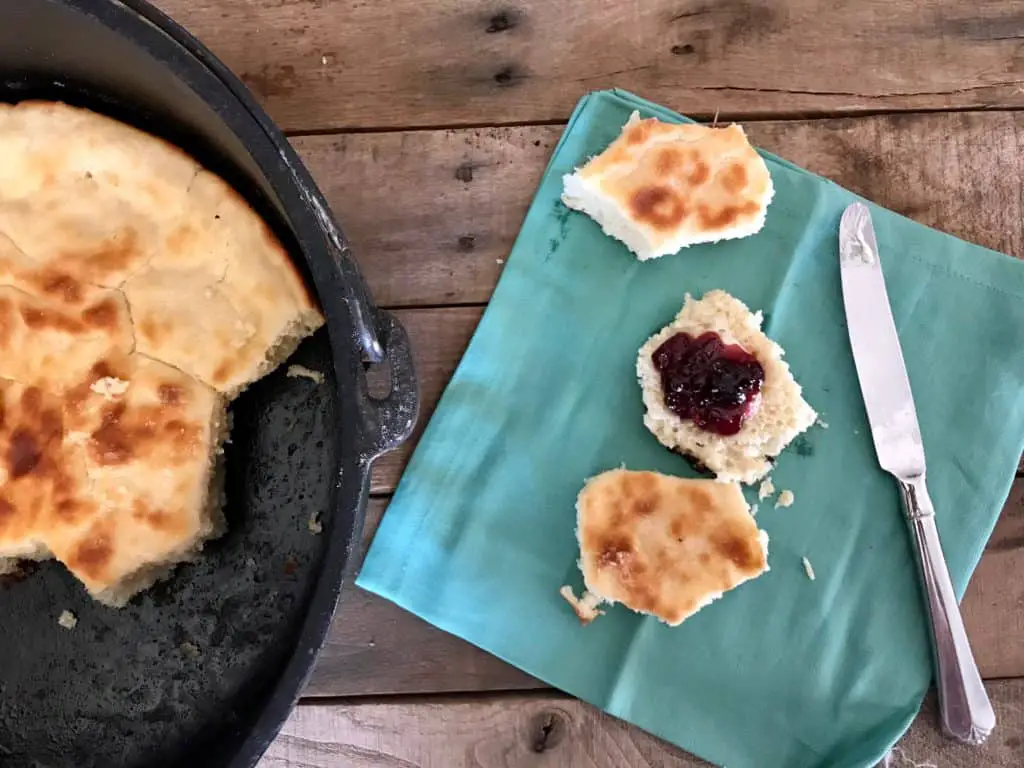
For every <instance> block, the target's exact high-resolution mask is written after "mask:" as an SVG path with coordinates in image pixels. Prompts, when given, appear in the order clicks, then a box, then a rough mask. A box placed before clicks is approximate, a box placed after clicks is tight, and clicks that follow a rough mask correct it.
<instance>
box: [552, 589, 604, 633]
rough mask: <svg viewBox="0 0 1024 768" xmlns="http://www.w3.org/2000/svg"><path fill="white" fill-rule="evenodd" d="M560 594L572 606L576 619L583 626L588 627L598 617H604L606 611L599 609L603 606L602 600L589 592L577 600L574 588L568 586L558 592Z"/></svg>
mask: <svg viewBox="0 0 1024 768" xmlns="http://www.w3.org/2000/svg"><path fill="white" fill-rule="evenodd" d="M558 594H560V595H561V596H562V597H564V598H565V601H566V602H567V603H569V605H571V606H572V609H573V611H575V613H576V617H577V618H578V619H579V620H580V624H582V625H583V626H586V625H587V624H589V623H590V622H592V621H593V620H594V619H596V618H597V617H598V616H604V611H600V610H598V608H597V606H599V605H600V604H601V600H600V598H598V597H597V596H595V595H592V594H590V593H589V592H584V593H583V596H582V597H581V598H577V597H576V595H574V594H573V592H572V587H570V586H569V585H568V584H566V585H565V586H563V587H562V588H561V589H560V590H558Z"/></svg>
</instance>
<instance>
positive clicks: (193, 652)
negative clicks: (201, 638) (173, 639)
mask: <svg viewBox="0 0 1024 768" xmlns="http://www.w3.org/2000/svg"><path fill="white" fill-rule="evenodd" d="M178 647H179V648H180V649H181V652H182V654H184V655H185V656H188V657H189V658H190V659H198V658H199V646H198V645H196V644H195V643H189V642H184V643H182V644H181V645H179V646H178Z"/></svg>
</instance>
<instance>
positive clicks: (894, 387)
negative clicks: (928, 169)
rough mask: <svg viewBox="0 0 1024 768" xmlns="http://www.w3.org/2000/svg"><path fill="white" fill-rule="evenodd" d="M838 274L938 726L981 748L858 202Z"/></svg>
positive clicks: (976, 710)
mask: <svg viewBox="0 0 1024 768" xmlns="http://www.w3.org/2000/svg"><path fill="white" fill-rule="evenodd" d="M839 267H840V269H839V271H840V276H841V280H842V285H843V304H844V305H845V307H846V321H847V325H848V326H849V332H850V346H851V347H852V349H853V361H854V364H855V365H856V368H857V378H858V379H859V381H860V390H861V394H862V395H863V397H864V407H865V409H866V410H867V415H868V422H869V423H870V424H871V437H872V439H873V440H874V443H875V453H876V454H877V455H878V463H879V464H880V465H881V467H882V469H884V470H885V471H886V472H888V473H889V474H891V475H892V476H893V477H895V478H896V481H897V482H898V483H899V488H900V496H901V498H902V501H903V510H904V512H905V513H906V519H907V524H908V525H909V527H910V533H911V537H912V539H913V543H914V553H915V556H916V559H917V565H918V571H919V573H920V575H921V582H922V586H923V587H924V595H925V598H926V603H927V608H928V617H929V619H930V623H931V637H932V649H933V652H934V662H935V679H936V685H937V687H938V691H939V713H940V717H941V719H942V727H943V730H944V731H945V732H946V733H947V734H948V735H950V736H952V737H953V738H955V739H957V740H959V741H961V742H964V743H965V744H972V745H977V744H981V743H982V742H984V741H985V739H986V738H987V737H988V735H989V734H990V733H991V732H992V729H993V728H995V724H996V716H995V712H993V711H992V704H991V702H990V701H989V698H988V694H987V693H986V691H985V686H984V684H983V683H982V680H981V675H980V674H979V672H978V667H977V664H976V663H975V661H974V656H973V654H972V653H971V646H970V643H969V642H968V640H967V632H966V630H965V629H964V623H963V619H962V618H961V616H960V608H959V606H958V605H957V600H956V595H955V593H954V592H953V585H952V583H951V582H950V580H949V570H948V568H947V567H946V560H945V557H944V556H943V554H942V545H941V544H940V542H939V532H938V529H937V528H936V526H935V510H934V508H933V507H932V502H931V499H929V498H928V489H927V487H926V486H925V457H924V445H923V443H922V442H921V430H920V428H919V427H918V423H917V411H916V410H915V408H914V397H913V394H912V393H911V390H910V381H909V379H908V378H907V369H906V365H905V364H904V362H903V352H902V350H901V349H900V341H899V337H898V336H897V334H896V324H895V323H894V322H893V319H892V310H891V309H890V305H889V297H888V294H887V293H886V291H885V279H884V277H883V276H882V265H881V263H880V261H879V252H878V242H877V241H876V240H875V230H874V227H873V226H872V224H871V213H870V211H869V210H868V207H867V206H866V205H864V204H862V203H854V204H853V205H851V206H849V207H848V208H847V209H846V210H845V211H844V212H843V217H842V220H841V221H840V224H839Z"/></svg>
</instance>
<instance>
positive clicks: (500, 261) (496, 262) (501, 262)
mask: <svg viewBox="0 0 1024 768" xmlns="http://www.w3.org/2000/svg"><path fill="white" fill-rule="evenodd" d="M494 263H495V264H498V265H499V266H500V265H501V264H504V263H505V260H504V259H495V260H494Z"/></svg>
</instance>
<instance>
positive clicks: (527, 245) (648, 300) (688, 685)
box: [358, 91, 1024, 768]
mask: <svg viewBox="0 0 1024 768" xmlns="http://www.w3.org/2000/svg"><path fill="white" fill-rule="evenodd" d="M634 109H638V110H639V111H640V112H641V114H642V115H643V116H645V117H646V116H657V117H659V118H661V119H662V120H668V121H674V122H679V121H682V120H684V118H682V117H680V116H679V115H677V114H674V113H673V112H670V111H668V110H666V109H664V108H662V107H659V106H657V105H654V104H651V103H649V102H647V101H644V100H642V99H640V98H638V97H636V96H633V95H631V94H628V93H624V92H621V91H607V92H597V93H591V94H589V95H587V96H586V97H585V98H583V99H582V101H581V102H580V103H579V105H578V106H577V108H576V110H575V112H574V113H573V115H572V118H571V120H570V122H569V125H568V127H567V129H566V131H565V133H564V135H563V136H562V139H561V141H560V142H559V144H558V146H557V148H556V150H555V153H554V156H553V157H552V159H551V162H550V164H549V166H548V168H547V170H546V172H545V174H544V177H543V179H542V181H541V185H540V188H539V190H538V192H537V195H536V197H535V199H534V201H533V203H532V205H531V207H530V210H529V213H528V215H527V217H526V220H525V223H524V225H523V228H522V232H521V233H520V235H519V237H518V239H517V241H516V243H515V246H514V248H513V250H512V253H511V256H510V258H509V260H508V263H507V266H506V267H505V271H504V274H503V275H502V278H501V281H500V282H499V284H498V287H497V290H496V291H495V293H494V297H493V299H492V300H491V303H490V305H489V306H488V308H487V311H486V313H485V314H484V317H483V319H482V321H481V322H480V326H479V328H478V330H477V332H476V334H475V335H474V337H473V339H472V342H471V343H470V346H469V349H468V350H467V351H466V353H465V356H464V357H463V359H462V361H461V363H460V365H459V367H458V370H457V371H456V373H455V375H454V378H453V379H452V381H451V383H450V384H449V386H448V388H447V390H446V392H445V394H444V396H443V398H442V399H441V402H440V405H439V406H438V408H437V411H436V413H435V414H434V416H433V418H432V419H431V421H430V424H429V426H428V428H427V430H426V432H425V434H424V436H423V439H422V440H421V442H420V444H419V446H418V448H417V450H416V451H415V455H414V456H413V458H412V460H411V462H410V463H409V466H408V469H407V470H406V472H405V475H404V477H403V478H402V481H401V483H400V485H399V487H398V490H397V492H396V493H395V497H394V500H393V501H392V502H391V506H390V507H389V508H388V511H387V514H386V515H385V516H384V520H383V522H382V524H381V526H380V530H379V531H378V533H377V535H376V538H375V540H374V542H373V546H372V548H371V549H370V552H369V554H368V556H367V558H366V562H365V564H364V566H363V568H362V573H361V575H360V576H359V579H358V584H359V585H360V586H362V587H363V588H365V589H368V590H371V591H373V592H376V593H377V594H380V595H383V596H384V597H386V598H388V599H390V600H392V601H394V602H395V603H397V604H398V605H400V606H402V607H404V608H406V609H407V610H409V611H412V612H413V613H415V614H416V615H418V616H420V617H422V618H424V619H426V620H427V621H428V622H430V623H432V624H434V625H436V626H438V627H440V628H442V629H444V630H447V631H448V632H451V633H453V634H456V635H458V636H459V637H462V638H464V639H466V640H468V641H469V642H471V643H474V644H475V645H478V646H480V647H481V648H484V649H486V650H487V651H489V652H491V653H493V654H495V655H497V656H499V657H501V658H502V659H505V660H506V661H508V662H510V663H512V664H514V665H515V666H517V667H520V668H521V669H523V670H525V671H526V672H529V673H530V674H532V675H535V676H536V677H538V678H540V679H541V680H544V681H546V682H547V683H550V684H551V685H553V686H556V687H558V688H561V689H562V690H564V691H567V692H569V693H571V694H573V695H575V696H578V697H579V698H581V699H583V700H585V701H588V702H590V703H592V704H594V705H596V706H598V707H600V708H601V709H604V710H605V711H607V712H609V713H611V714H613V715H616V716H618V717H621V718H624V719H625V720H628V721H630V722H632V723H634V724H636V725H638V726H640V727H641V728H644V729H646V730H648V731H650V732H652V733H654V734H657V735H658V736H661V737H662V738H665V739H667V740H669V741H671V742H674V743H675V744H677V745H679V746H680V747H682V748H684V749H686V750H689V751H690V752H693V753H695V754H697V755H700V756H701V757H704V758H705V759H707V760H710V761H712V762H714V763H717V764H722V765H727V766H728V768H743V767H744V766H752V767H756V768H774V767H775V766H780V767H781V766H785V768H803V767H805V766H806V767H808V768H810V767H811V766H814V767H818V766H821V767H822V768H824V767H825V766H828V768H842V767H844V766H870V765H873V764H874V763H875V762H876V761H877V760H879V759H880V758H881V757H882V755H883V754H884V753H885V752H886V750H887V749H888V748H889V747H890V746H891V745H892V744H893V743H894V742H895V741H896V740H897V739H898V738H899V736H900V735H902V733H903V732H904V731H905V730H906V728H907V727H908V726H909V724H910V722H911V721H912V720H913V718H914V716H915V714H916V713H917V711H918V708H919V706H920V703H921V700H922V697H923V695H924V693H925V691H926V689H927V688H928V686H929V684H930V681H931V677H932V668H931V657H930V653H929V646H928V637H927V634H926V624H925V614H924V609H923V606H922V602H921V597H920V593H919V587H918V581H917V576H916V573H915V569H914V562H913V558H912V554H911V547H910V542H909V537H908V535H907V533H906V530H905V527H904V522H903V517H902V514H901V511H900V505H899V499H898V496H897V493H896V487H895V485H894V484H893V481H892V480H891V479H890V478H889V477H888V476H887V475H885V474H883V472H882V471H881V470H880V469H879V467H878V465H877V462H876V459H875V455H874V451H873V448H872V444H871V438H870V434H869V431H868V424H867V421H866V416H865V413H864V408H863V404H862V401H861V396H860V392H859V389H858V384H857V379H856V373H855V371H854V366H853V360H852V358H851V355H850V347H849V341H848V338H847V332H846V321H845V317H844V313H843V306H842V297H841V293H840V284H839V267H838V253H837V242H836V238H837V230H838V225H839V218H840V215H841V213H842V210H843V208H844V207H845V206H846V205H847V204H849V203H850V202H853V201H854V200H856V199H858V198H856V196H855V195H853V194H852V193H850V192H848V191H846V190H844V189H842V188H840V187H838V186H836V185H835V184H833V183H831V182H829V181H827V180H825V179H823V178H820V177H818V176H815V175H813V174H811V173H808V172H807V171H804V170H801V169H800V168H797V167H796V166H794V165H792V164H790V163H788V162H785V161H783V160H780V159H778V158H776V157H773V156H771V155H769V154H765V155H764V157H765V159H766V160H767V162H768V166H769V169H770V171H771V174H772V178H773V179H774V183H775V188H776V196H775V199H774V201H773V202H772V204H771V206H770V208H769V210H768V218H767V224H766V226H765V228H764V229H763V230H762V231H761V232H760V233H759V234H757V235H755V236H754V237H750V238H747V239H744V240H738V241H729V242H723V243H719V244H714V245H707V246H698V247H693V248H690V249H687V250H684V251H683V252H681V253H679V254H678V255H672V256H665V257H664V258H661V259H658V260H655V261H653V262H647V263H638V262H637V261H636V260H635V259H634V258H633V256H632V255H631V254H630V253H629V252H628V251H627V250H626V249H625V248H624V247H623V246H622V245H621V244H619V243H618V242H616V241H614V240H612V239H610V238H608V237H606V236H605V235H603V234H602V233H601V231H600V229H599V228H598V226H597V225H596V224H595V223H594V222H593V221H591V220H590V219H589V218H587V217H586V216H584V215H582V214H579V213H576V212H571V211H569V210H568V209H566V208H565V207H564V206H563V205H562V204H561V202H560V201H559V195H560V193H561V180H562V174H564V173H567V172H571V171H572V169H573V168H574V166H577V165H579V164H582V163H583V162H584V161H585V160H586V159H587V158H588V157H589V156H591V155H592V154H595V153H597V152H600V151H601V150H602V149H603V148H604V147H605V146H606V145H607V144H608V143H609V142H610V141H611V140H612V139H613V138H614V137H615V136H616V135H617V134H618V132H619V129H620V127H621V126H622V124H623V123H624V122H625V121H626V120H627V118H628V117H629V114H630V112H631V111H632V110H634ZM872 214H873V217H874V223H875V227H876V230H877V235H878V242H879V246H880V249H881V253H882V259H883V263H884V269H885V278H886V283H887V285H888V289H889V296H890V299H891V301H892V308H893V315H894V317H895V320H896V326H897V328H898V329H899V335H900V338H901V341H902V344H903V351H904V354H905V357H906V363H907V368H908V370H909V375H910V379H911V383H912V386H913V389H914V396H915V399H916V402H917V408H918V415H919V418H920V422H921V431H922V433H923V436H924V443H925V448H926V451H927V455H928V466H929V477H928V482H929V487H930V489H931V492H932V497H933V500H934V502H935V506H936V509H937V513H936V514H937V519H938V525H939V529H940V531H941V535H942V541H943V545H944V547H945V551H946V554H947V557H948V561H949V569H950V572H951V573H952V577H953V581H954V583H955V586H956V589H957V592H958V593H959V594H961V595H962V594H963V590H964V588H965V587H966V584H967V581H968V578H969V577H970V574H971V572H972V571H973V569H974V567H975V565H976V564H977V561H978V559H979V558H980V556H981V553H982V550H983V548H984V546H985V542H986V540H987V539H988V537H989V535H990V533H991V531H992V527H993V526H994V524H995V520H996V518H997V516H998V515H999V511H1000V509H1001V507H1002V505H1003V502H1004V500H1005V498H1006V496H1007V494H1008V492H1009V488H1010V483H1011V482H1012V479H1013V476H1014V470H1015V468H1016V466H1017V460H1018V458H1019V457H1020V455H1021V450H1022V448H1024V396H1022V392H1024V264H1022V263H1018V262H1016V261H1015V260H1013V259H1011V258H1008V257H1006V256H1004V255H1001V254H998V253H994V252H992V251H989V250H986V249H983V248H980V247H977V246H974V245H970V244H968V243H965V242H963V241H960V240H957V239H956V238H953V237H950V236H948V235H945V234H942V233H939V232H936V231H934V230H931V229H928V228H926V227H924V226H921V225H919V224H916V223H914V222H912V221H909V220H908V219H905V218H903V217H901V216H898V215H896V214H895V213H892V212H890V211H887V210H884V209H880V208H878V207H874V206H873V207H872ZM712 288H723V289H725V290H727V291H729V292H730V293H732V294H733V295H735V296H736V297H738V298H739V299H741V300H742V301H744V302H745V303H746V304H747V305H748V306H749V307H751V308H752V309H753V310H758V309H760V310H763V312H764V314H765V329H766V332H767V333H768V335H769V336H771V337H772V338H774V339H775V340H776V341H778V342H779V343H780V344H781V345H782V347H783V348H784V349H785V350H786V351H787V359H788V361H789V363H790V365H791V367H792V370H793V372H794V375H795V376H796V378H797V380H798V381H799V382H800V383H801V384H802V385H803V387H804V392H805V396H806V398H807V400H808V401H809V402H810V403H811V405H812V406H814V407H815V408H816V409H817V410H818V411H819V412H820V413H821V414H822V419H823V420H824V422H826V423H827V425H828V426H827V428H826V427H824V426H818V427H814V428H812V429H811V431H810V432H809V433H807V434H806V436H805V437H803V438H801V439H799V440H798V441H797V444H796V445H792V446H790V448H789V449H787V450H786V451H785V452H784V453H783V454H782V456H781V457H780V458H779V461H778V464H777V467H776V469H775V471H774V473H773V478H774V481H775V485H776V487H778V488H789V489H792V490H793V491H794V492H795V494H796V503H795V504H794V505H793V507H791V508H789V509H773V508H771V506H770V505H769V504H762V508H763V511H761V512H760V513H759V515H758V517H757V520H758V523H759V524H760V525H761V526H762V527H763V528H764V529H765V530H766V531H767V532H768V533H769V535H770V537H771V543H770V546H769V558H768V561H769V564H770V567H771V570H770V571H769V572H768V573H766V574H765V575H764V576H762V577H761V578H759V579H757V580H755V581H753V582H750V583H748V584H745V585H743V586H741V587H739V588H738V589H737V590H735V591H734V592H731V593H729V594H727V595H726V596H725V598H724V599H722V600H721V601H719V602H717V603H715V604H713V605H711V606H709V607H707V608H705V609H704V610H702V611H701V612H700V613H698V614H697V615H696V616H694V617H693V618H691V619H689V620H687V621H686V622H685V623H684V624H683V625H682V626H680V627H678V628H674V629H673V628H669V627H666V626H664V625H662V624H660V623H659V622H658V621H657V620H655V619H652V618H648V617H642V616H639V615H637V614H634V613H632V612H630V611H628V610H626V609H625V608H623V607H621V606H615V607H613V608H611V609H610V610H609V611H608V613H607V615H606V616H604V617H602V618H600V619H598V620H597V621H595V622H594V623H593V624H591V625H590V626H587V627H581V626H580V624H579V623H578V621H577V620H576V617H575V615H574V614H573V612H572V610H570V608H569V606H568V605H567V604H566V603H565V602H564V601H563V600H562V599H561V597H559V595H558V588H559V587H560V586H561V585H562V584H572V585H573V586H574V587H575V588H577V589H579V587H580V585H581V578H580V576H579V573H578V571H577V567H576V559H577V556H578V552H577V545H576V539H575V533H574V528H575V509H574V504H575V498H576V494H577V493H578V492H579V490H580V488H581V486H582V484H583V482H584V480H585V479H586V478H589V477H591V476H593V475H594V474H596V473H598V472H600V471H602V470H605V469H610V468H613V467H617V466H619V465H621V464H625V465H626V466H627V467H629V468H630V469H651V470H658V471H661V472H667V473H673V474H677V475H683V476H692V475H693V473H692V471H691V470H690V469H689V467H688V466H687V464H686V463H685V462H684V461H683V459H681V458H679V457H678V456H676V455H674V454H672V453H669V452H668V451H666V450H665V449H664V448H662V447H661V446H660V445H659V444H658V442H657V441H656V440H655V439H654V437H653V436H651V435H650V434H649V433H648V432H647V430H646V429H645V428H644V426H643V423H642V415H643V406H642V404H641V398H640V389H639V386H638V384H637V381H636V377H635V373H634V370H635V369H634V366H635V359H636V353H637V350H638V349H639V347H640V345H641V344H642V343H643V341H644V340H645V339H647V337H648V336H650V335H651V334H652V333H653V332H654V331H656V330H658V329H659V328H661V327H662V326H663V325H665V324H666V323H668V322H669V321H670V320H671V319H672V318H673V316H674V315H675V313H676V312H677V311H678V310H679V308H680V306H681V305H682V302H683V296H684V294H685V293H686V292H690V293H692V294H694V295H695V296H700V295H701V294H703V293H704V292H705V291H707V290H710V289H712ZM753 492H754V489H747V493H748V497H749V498H751V499H753V495H754V493H753ZM804 556H806V557H807V558H808V559H809V560H810V561H811V563H812V564H813V566H814V569H815V571H816V572H817V580H816V581H811V580H810V579H808V578H807V576H806V575H805V573H804V570H803V567H802V565H801V557H804Z"/></svg>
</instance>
